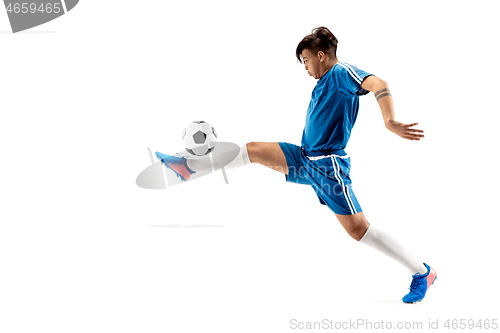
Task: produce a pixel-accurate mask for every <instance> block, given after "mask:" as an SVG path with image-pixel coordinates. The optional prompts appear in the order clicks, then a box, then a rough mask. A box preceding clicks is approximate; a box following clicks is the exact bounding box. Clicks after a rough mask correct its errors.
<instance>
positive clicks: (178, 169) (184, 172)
mask: <svg viewBox="0 0 500 333" xmlns="http://www.w3.org/2000/svg"><path fill="white" fill-rule="evenodd" d="M155 155H156V158H158V159H159V160H160V161H161V163H162V164H163V165H164V166H166V167H167V168H169V169H170V170H172V171H174V172H175V174H176V175H177V176H178V177H179V178H180V179H182V180H183V181H187V180H188V179H189V177H191V175H192V174H193V173H195V171H193V170H191V169H190V168H189V167H188V165H187V158H185V157H183V156H181V157H177V156H170V155H165V154H162V153H160V152H155Z"/></svg>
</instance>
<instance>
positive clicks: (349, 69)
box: [339, 62, 361, 84]
mask: <svg viewBox="0 0 500 333" xmlns="http://www.w3.org/2000/svg"><path fill="white" fill-rule="evenodd" d="M339 65H340V66H342V67H344V68H345V69H347V71H348V72H349V74H351V77H352V78H353V79H354V80H355V81H356V82H357V83H359V84H361V78H360V77H359V75H358V74H357V73H356V72H354V71H353V70H352V68H351V67H350V66H349V65H346V64H344V63H341V62H339ZM353 72H354V75H356V76H354V75H353Z"/></svg>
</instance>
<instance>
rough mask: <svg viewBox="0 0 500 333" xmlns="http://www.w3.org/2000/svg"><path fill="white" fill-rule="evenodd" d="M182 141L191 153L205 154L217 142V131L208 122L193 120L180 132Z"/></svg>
mask: <svg viewBox="0 0 500 333" xmlns="http://www.w3.org/2000/svg"><path fill="white" fill-rule="evenodd" d="M182 143H183V144H184V148H186V150H187V152H188V153H190V154H192V155H196V156H203V155H207V154H209V153H210V152H211V151H212V150H213V149H214V147H215V144H216V143H217V132H215V128H213V127H212V126H211V125H210V124H209V123H206V122H204V121H202V120H199V121H193V122H192V123H191V124H189V125H187V127H186V128H185V129H184V131H183V132H182Z"/></svg>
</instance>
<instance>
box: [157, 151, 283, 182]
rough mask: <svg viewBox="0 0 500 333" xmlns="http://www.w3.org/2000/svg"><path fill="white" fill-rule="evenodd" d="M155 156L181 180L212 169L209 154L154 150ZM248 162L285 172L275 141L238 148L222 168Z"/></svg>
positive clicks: (281, 153) (281, 152)
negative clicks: (194, 155) (193, 156)
mask: <svg viewBox="0 0 500 333" xmlns="http://www.w3.org/2000/svg"><path fill="white" fill-rule="evenodd" d="M156 156H157V158H158V159H159V160H160V161H161V162H162V163H163V164H164V165H165V166H167V167H168V168H169V169H172V170H174V171H175V173H176V174H177V175H178V176H180V177H181V179H182V180H185V181H186V180H188V179H189V178H190V177H191V175H192V174H193V173H195V172H197V171H200V172H203V171H207V170H212V164H211V161H210V157H209V156H204V157H202V158H197V159H190V158H185V157H177V156H170V155H165V154H162V153H160V152H156ZM250 163H259V164H262V165H264V166H266V167H268V168H271V169H273V170H276V171H279V172H282V173H285V174H287V173H288V167H287V164H286V158H285V155H284V154H283V151H282V150H281V148H280V146H279V144H278V143H277V142H272V143H271V142H250V143H248V144H246V145H243V146H241V147H240V149H239V153H238V155H237V156H236V158H234V159H233V160H232V161H231V162H230V163H229V164H227V165H225V166H224V168H225V169H227V170H231V169H236V168H239V167H242V166H244V165H247V164H250Z"/></svg>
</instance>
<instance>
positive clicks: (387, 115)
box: [361, 75, 424, 140]
mask: <svg viewBox="0 0 500 333" xmlns="http://www.w3.org/2000/svg"><path fill="white" fill-rule="evenodd" d="M361 88H363V89H365V90H369V91H371V92H373V93H374V94H375V98H376V99H377V102H378V105H379V106H380V110H381V111H382V116H383V117H384V123H385V127H386V128H387V129H388V130H389V131H391V132H393V133H395V134H397V135H399V136H400V137H402V138H404V139H408V140H420V138H423V137H424V135H423V133H424V131H422V130H419V129H416V128H412V127H413V126H416V125H418V123H413V124H403V123H400V122H399V121H396V119H395V115H394V101H393V99H392V94H391V91H390V90H389V85H388V84H387V82H385V81H384V80H381V79H380V78H378V77H376V76H375V75H370V76H367V77H366V78H365V79H364V80H363V82H362V83H361Z"/></svg>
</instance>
